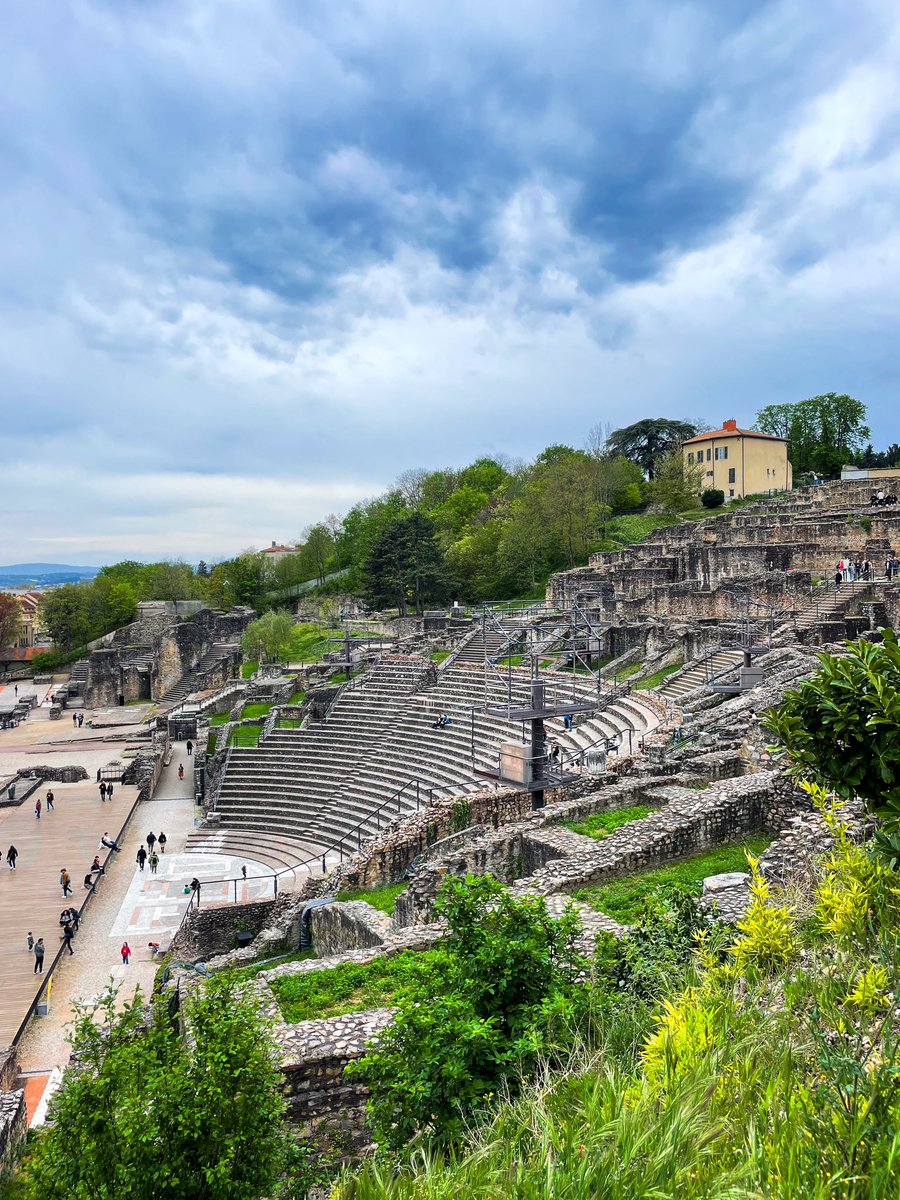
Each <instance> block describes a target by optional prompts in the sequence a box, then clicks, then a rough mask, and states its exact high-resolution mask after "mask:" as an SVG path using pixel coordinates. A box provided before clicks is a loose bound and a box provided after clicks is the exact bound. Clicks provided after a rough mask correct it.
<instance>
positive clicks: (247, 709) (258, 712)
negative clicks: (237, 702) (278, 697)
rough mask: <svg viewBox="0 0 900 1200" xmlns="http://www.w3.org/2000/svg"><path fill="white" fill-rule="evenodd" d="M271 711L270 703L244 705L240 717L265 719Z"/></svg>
mask: <svg viewBox="0 0 900 1200" xmlns="http://www.w3.org/2000/svg"><path fill="white" fill-rule="evenodd" d="M271 711H272V704H271V702H268V703H265V704H245V705H244V711H243V712H242V713H241V717H242V718H244V717H248V718H249V717H267V716H268V715H269V713H270V712H271Z"/></svg>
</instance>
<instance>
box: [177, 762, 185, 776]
mask: <svg viewBox="0 0 900 1200" xmlns="http://www.w3.org/2000/svg"><path fill="white" fill-rule="evenodd" d="M178 778H179V779H184V763H179V764H178Z"/></svg>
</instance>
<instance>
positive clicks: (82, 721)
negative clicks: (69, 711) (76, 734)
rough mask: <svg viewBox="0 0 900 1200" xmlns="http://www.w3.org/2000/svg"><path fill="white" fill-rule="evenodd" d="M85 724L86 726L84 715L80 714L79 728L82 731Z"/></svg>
mask: <svg viewBox="0 0 900 1200" xmlns="http://www.w3.org/2000/svg"><path fill="white" fill-rule="evenodd" d="M83 724H84V713H79V714H78V728H79V729H80V728H81V727H82V725H83Z"/></svg>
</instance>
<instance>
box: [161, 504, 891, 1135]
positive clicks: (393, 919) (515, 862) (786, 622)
mask: <svg viewBox="0 0 900 1200" xmlns="http://www.w3.org/2000/svg"><path fill="white" fill-rule="evenodd" d="M868 499H869V489H867V488H866V486H865V483H836V484H830V485H825V486H822V487H819V488H816V489H814V490H809V491H806V492H804V493H800V494H797V495H794V496H791V497H789V498H786V499H780V500H777V501H773V502H764V503H759V504H755V505H749V506H747V507H744V508H740V509H736V510H734V511H733V512H729V513H725V514H723V515H721V516H716V517H713V518H710V519H708V520H703V521H699V522H693V523H684V524H681V525H677V526H673V527H670V528H666V529H663V530H661V531H659V532H658V533H657V534H655V535H654V536H653V537H651V538H649V539H647V540H646V541H645V542H642V543H641V544H640V545H638V546H635V547H633V548H631V549H630V550H627V551H623V552H621V553H618V554H606V553H604V554H599V555H596V556H595V557H594V558H593V559H592V561H591V562H590V563H589V565H588V566H587V567H584V568H581V569H578V570H576V571H570V572H565V573H562V574H560V575H557V576H555V577H554V578H552V579H551V581H550V584H549V586H548V592H547V601H546V604H544V605H543V606H537V607H535V606H532V607H530V608H526V609H521V610H518V611H494V612H492V613H491V615H490V619H489V620H488V619H486V618H485V617H482V619H481V620H480V621H479V620H477V619H475V620H473V621H472V623H471V624H470V625H469V626H468V627H466V625H465V622H461V623H457V624H460V625H461V628H458V629H456V628H451V626H453V625H454V623H453V622H444V625H443V627H441V622H440V621H436V622H434V623H433V624H434V626H435V628H432V630H431V631H429V630H428V628H427V626H428V621H427V620H426V622H425V627H424V628H423V629H422V630H418V631H414V632H413V634H412V635H411V636H410V638H409V639H408V640H407V641H406V642H404V641H403V640H400V641H398V642H397V643H396V644H395V645H394V646H393V647H392V649H391V651H390V652H388V653H382V654H380V655H379V656H377V660H374V661H372V663H371V665H370V667H369V669H368V670H367V671H366V672H365V673H363V674H361V675H359V676H358V677H357V678H355V679H353V680H351V681H350V682H349V683H347V684H345V685H343V686H341V687H339V688H334V687H332V689H331V691H330V692H329V693H328V695H327V697H326V700H327V703H326V702H324V701H323V702H322V704H320V705H319V708H318V711H314V710H315V706H314V705H313V706H312V707H308V708H307V710H306V711H305V712H304V713H302V714H300V713H298V719H299V720H300V721H302V724H301V725H300V727H298V728H289V729H283V728H278V714H279V712H282V713H283V712H289V711H293V710H291V709H290V707H289V706H284V705H278V704H276V707H275V709H273V711H272V713H270V714H269V716H268V717H267V718H266V723H265V728H264V729H263V732H262V736H261V737H260V741H259V744H258V746H257V747H255V748H248V749H237V748H234V749H232V750H230V751H223V750H219V751H217V753H216V754H215V755H214V757H213V758H212V759H211V760H210V765H209V776H210V779H211V780H212V781H213V782H212V786H211V787H210V790H209V796H208V812H207V818H206V821H205V822H204V824H203V827H202V828H200V829H198V830H197V831H196V833H195V835H194V837H193V839H192V840H193V844H194V847H195V848H196V849H203V848H208V849H209V850H210V851H218V850H220V849H221V848H222V847H223V846H228V847H230V848H232V849H233V852H234V853H236V854H241V855H244V856H247V857H255V858H257V859H258V861H260V862H261V863H264V864H266V865H267V866H269V867H270V868H271V869H272V871H273V872H274V871H276V870H281V871H282V872H283V874H282V876H281V879H282V886H281V889H280V890H279V892H278V894H277V895H275V894H273V895H271V896H270V897H269V898H266V899H261V900H257V901H255V902H254V903H252V904H244V905H239V906H233V905H220V906H210V907H204V908H201V909H199V910H197V909H193V910H191V911H190V912H189V914H188V916H187V918H186V920H185V922H184V925H183V926H182V929H181V931H180V932H179V934H178V935H177V938H176V945H175V949H176V951H177V954H178V956H179V958H180V959H182V960H183V961H184V962H185V963H192V962H196V961H198V960H204V961H205V962H206V963H207V966H208V968H209V969H213V970H215V969H222V968H226V967H229V966H232V965H235V964H238V963H246V962H251V961H258V960H261V959H263V960H265V959H269V958H273V959H277V957H278V956H279V955H285V954H289V953H291V952H294V951H296V950H297V948H298V947H299V946H300V945H301V944H303V945H308V944H311V946H312V949H313V951H314V953H315V957H314V958H312V959H306V960H304V961H294V962H289V963H286V964H283V965H279V964H278V963H277V961H276V962H273V963H272V966H271V969H269V970H264V971H263V972H262V973H261V974H260V975H258V976H257V978H256V982H255V984H254V986H255V987H256V988H257V989H258V991H259V993H260V996H261V998H262V1000H263V1003H264V1004H265V1005H266V1006H267V1008H268V1010H269V1011H270V1012H271V1015H272V1019H273V1022H274V1024H275V1029H276V1033H277V1036H278V1040H279V1044H280V1045H281V1047H282V1069H283V1072H284V1076H285V1085H286V1090H287V1092H288V1094H289V1095H290V1097H291V1104H292V1110H293V1114H294V1117H295V1120H296V1122H297V1124H298V1125H299V1126H300V1127H301V1128H303V1129H304V1130H306V1131H310V1130H317V1131H319V1132H323V1131H325V1132H327V1131H329V1130H335V1129H336V1130H340V1131H341V1134H342V1136H350V1137H351V1138H352V1137H353V1136H356V1134H357V1133H358V1131H359V1129H360V1118H361V1105H362V1103H363V1100H364V1097H363V1095H362V1093H361V1092H360V1091H359V1090H358V1089H356V1088H355V1087H354V1086H352V1085H350V1084H349V1083H348V1082H347V1081H346V1080H345V1078H344V1076H343V1068H344V1066H345V1065H346V1063H347V1062H348V1061H350V1060H351V1059H353V1058H355V1057H357V1056H358V1055H360V1054H361V1053H362V1052H363V1050H364V1047H365V1045H366V1042H367V1041H368V1039H369V1038H370V1037H371V1036H372V1035H373V1033H375V1032H377V1030H378V1029H379V1028H381V1027H382V1026H383V1025H384V1024H385V1022H387V1021H389V1020H390V1016H391V1014H390V1011H389V1010H387V1009H380V1010H375V1011H371V1012H360V1013H351V1014H348V1015H345V1016H341V1017H335V1018H331V1019H328V1020H317V1021H307V1022H303V1023H301V1024H296V1025H290V1024H288V1023H286V1022H285V1020H284V1018H283V1016H282V1014H281V1011H280V1009H279V1007H278V1004H277V1002H276V999H275V994H274V992H273V991H272V987H271V985H272V983H273V982H275V981H276V980H277V979H279V978H281V977H283V976H284V975H285V974H294V973H307V972H310V971H322V970H328V969H330V968H332V967H334V966H336V965H338V964H340V963H342V962H348V961H350V962H368V961H371V960H374V959H375V958H378V957H381V956H385V955H392V954H396V953H398V952H400V951H401V950H404V949H408V948H425V947H427V946H429V945H430V944H432V943H433V942H434V940H435V939H436V938H439V937H440V936H441V932H442V930H441V926H440V923H439V922H438V921H436V920H435V917H434V899H435V896H436V894H437V892H438V890H439V888H440V886H441V884H442V882H443V881H444V880H445V879H446V878H448V877H450V876H459V875H463V874H465V873H467V872H473V873H476V874H479V873H487V872H490V873H491V874H493V875H495V876H496V877H497V878H499V879H501V880H503V881H504V882H506V883H507V884H508V885H510V887H512V888H513V890H514V891H515V892H516V893H517V894H520V895H540V896H542V897H545V898H546V899H547V903H548V905H549V906H550V908H551V910H552V911H561V910H562V908H563V907H564V906H565V905H566V904H568V903H574V904H575V905H576V907H577V909H578V911H579V913H580V914H581V918H582V926H583V931H584V938H585V945H586V946H587V945H589V944H590V943H591V942H592V941H593V938H594V936H595V935H596V933H597V932H598V931H600V930H606V931H607V932H610V933H613V934H614V935H616V936H621V935H624V934H627V928H626V927H625V926H624V925H622V924H621V923H620V922H618V921H616V920H613V919H612V918H610V917H609V915H608V914H606V913H604V912H603V911H602V906H600V905H598V904H596V903H592V902H591V899H590V896H589V895H587V896H586V895H585V894H584V893H585V892H587V893H590V890H591V889H596V888H598V887H600V886H602V885H603V884H604V883H606V882H608V881H609V880H611V879H616V878H618V877H622V876H626V875H629V874H631V873H634V872H640V871H643V870H646V869H648V868H651V867H656V866H660V865H662V864H666V863H668V862H671V861H674V860H684V859H689V858H690V857H691V856H693V855H698V854H699V853H701V852H703V851H706V850H709V849H710V848H714V847H724V846H729V845H733V844H735V843H736V842H741V841H742V840H743V839H744V838H746V837H748V836H750V835H765V837H766V838H767V839H768V842H769V844H768V848H767V849H766V850H765V853H764V854H763V858H762V865H763V869H764V871H765V872H766V873H767V875H768V876H769V877H770V878H771V879H772V880H773V881H774V882H775V883H777V884H783V883H785V882H788V881H789V880H791V878H793V877H796V876H798V875H802V874H803V873H805V872H807V871H808V870H809V869H810V867H811V864H812V862H813V861H814V858H815V855H816V854H818V853H820V852H821V851H822V849H823V848H824V846H825V845H827V834H826V832H825V830H824V829H823V828H822V826H821V824H820V822H819V820H818V818H817V816H816V815H815V813H813V812H811V811H810V807H809V803H808V800H807V798H806V796H805V794H803V793H802V792H799V791H797V790H796V789H795V788H794V786H793V785H792V784H791V782H790V780H789V779H788V778H787V776H786V775H785V773H784V771H783V769H782V767H781V765H780V764H779V762H778V761H777V759H773V757H772V754H771V752H770V750H769V749H768V748H767V741H768V738H767V735H766V733H765V731H764V730H763V728H762V726H761V723H760V722H761V718H762V716H763V714H764V713H765V711H766V710H767V709H768V708H769V707H771V706H772V705H773V704H775V703H777V702H778V701H779V699H780V698H781V696H782V695H783V693H784V691H785V689H786V688H789V687H791V686H793V685H795V684H796V683H797V682H798V681H800V680H802V679H803V678H804V677H806V676H808V675H809V674H810V673H811V672H813V671H814V670H815V668H816V665H817V660H816V652H817V650H818V649H819V648H821V647H822V646H829V647H832V648H839V644H840V643H841V642H842V641H843V639H845V638H846V637H854V636H861V635H864V634H866V632H867V631H868V632H871V634H872V636H877V632H876V631H877V629H878V627H879V626H883V625H896V623H897V620H898V618H900V584H898V582H897V581H896V579H895V578H889V577H888V576H887V574H886V572H885V563H886V561H888V560H889V559H890V558H891V557H892V556H893V552H894V549H895V548H896V547H898V546H900V515H894V514H893V513H892V512H890V511H888V512H886V511H885V510H883V509H878V510H869V508H868ZM848 557H850V558H853V559H857V558H858V559H859V560H861V561H868V562H870V563H872V564H873V570H872V572H871V575H870V577H869V578H867V579H865V580H861V581H859V582H853V583H851V582H850V581H849V580H847V581H842V583H841V585H840V586H839V587H835V584H834V580H833V577H834V571H835V564H836V563H837V562H838V561H839V560H841V559H846V558H848ZM573 613H575V614H577V619H573V616H572V614H573ZM582 620H583V622H584V624H583V626H582V625H580V624H579V622H581V621H582ZM435 650H441V651H442V652H443V653H444V654H447V657H446V658H444V660H443V661H442V662H441V663H440V665H439V666H436V664H435V662H434V661H433V656H434V651H435ZM592 652H593V653H594V654H595V655H596V657H595V659H594V662H595V663H596V658H599V659H600V661H601V663H602V664H603V665H602V668H601V671H600V678H599V680H598V678H597V677H596V676H595V675H594V674H590V673H581V672H580V671H578V670H576V669H575V666H576V664H577V663H578V662H583V661H585V660H586V658H587V655H588V654H590V653H592ZM534 662H540V663H541V664H542V665H543V666H544V668H545V669H543V670H542V671H541V677H542V679H543V680H544V681H545V684H546V688H547V689H548V694H549V695H551V696H552V697H553V703H554V704H556V706H557V708H561V707H563V706H564V704H566V703H568V704H570V705H571V706H572V707H573V708H577V709H579V710H580V711H579V714H578V715H577V716H576V717H575V719H574V722H573V723H572V727H571V728H569V727H568V725H569V723H568V722H564V721H563V719H562V716H561V715H557V716H553V717H551V718H550V719H549V720H548V721H547V732H548V737H549V740H550V742H551V743H555V744H556V745H558V747H559V749H560V762H561V763H562V764H563V773H564V781H563V782H562V783H561V784H560V785H559V786H552V781H551V782H550V784H549V785H548V788H547V791H546V801H547V803H546V805H545V806H544V807H543V808H541V809H539V810H538V811H535V809H534V808H533V805H532V796H531V794H530V793H529V792H528V791H525V790H520V789H516V788H513V787H507V786H499V785H498V784H497V781H496V780H495V781H491V782H488V772H489V771H490V770H491V769H492V767H494V766H496V763H497V757H498V752H499V748H500V746H501V745H502V744H504V743H510V742H513V741H517V740H518V741H521V740H522V739H523V734H524V726H523V725H522V723H521V722H518V721H515V720H511V719H505V718H504V717H503V716H502V715H499V714H501V713H502V711H503V709H504V707H505V708H506V709H507V711H508V712H512V711H514V710H515V709H516V708H522V707H527V705H528V703H529V697H530V695H531V686H532V676H531V673H530V670H529V667H528V666H527V665H526V664H533V663H534ZM515 664H520V665H515ZM642 685H643V686H642ZM289 690H290V685H287V686H285V688H284V689H283V691H284V694H285V696H286V695H287V692H288V691H289ZM229 703H230V700H229ZM442 713H443V714H446V715H447V716H448V717H449V724H448V725H445V726H443V727H436V726H435V721H436V717H437V715H439V714H442ZM226 729H227V727H226ZM221 740H222V739H221V737H220V741H221ZM598 748H602V750H603V753H602V754H598V753H597V750H598ZM607 751H609V752H607ZM636 805H642V806H644V807H645V808H646V809H648V810H649V812H648V814H647V815H646V816H644V817H643V818H642V819H637V820H634V821H631V822H630V823H628V824H626V825H624V826H622V827H621V828H618V829H616V830H615V831H614V832H612V833H610V834H609V836H607V837H604V838H603V839H602V840H597V839H595V838H592V837H588V836H585V835H584V834H582V833H577V832H574V831H573V830H572V829H571V828H570V827H569V826H570V825H571V824H572V823H574V822H578V821H580V820H583V819H584V818H586V817H589V816H592V815H594V814H598V813H603V812H608V811H615V810H621V809H630V808H632V807H634V806H636ZM387 884H395V885H398V884H403V885H404V887H403V890H402V891H401V892H400V894H399V895H398V896H397V899H396V902H395V906H394V911H393V914H392V915H387V914H385V913H383V912H379V911H377V910H376V909H375V908H373V907H372V906H370V905H369V904H367V903H365V901H364V900H358V899H357V900H352V901H344V902H342V901H339V900H337V899H336V897H337V895H338V894H339V893H341V892H346V891H352V890H365V889H371V888H376V887H381V886H384V885H387ZM576 894H577V895H576ZM705 896H706V900H707V902H708V903H709V904H710V905H711V906H713V905H714V906H715V909H716V911H718V913H719V914H720V915H722V916H724V917H726V918H732V919H733V917H734V916H735V915H736V914H737V913H739V912H740V911H741V910H742V906H743V903H744V901H745V898H746V880H745V877H742V876H741V875H738V876H737V877H734V876H728V877H727V878H717V879H709V880H707V881H706V884H705ZM238 919H239V920H240V927H241V928H242V929H244V930H249V931H250V933H251V934H252V941H251V943H250V945H249V946H246V947H244V948H241V949H235V948H234V947H235V929H236V921H237V920H238ZM245 940H246V939H245ZM189 974H190V972H189V971H188V972H187V976H182V974H181V973H179V972H176V979H181V978H186V977H189Z"/></svg>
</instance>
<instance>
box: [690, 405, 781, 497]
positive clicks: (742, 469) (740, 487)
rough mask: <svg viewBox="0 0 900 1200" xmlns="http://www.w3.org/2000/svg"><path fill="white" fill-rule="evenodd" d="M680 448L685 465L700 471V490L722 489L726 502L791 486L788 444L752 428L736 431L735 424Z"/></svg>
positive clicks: (702, 435) (728, 424) (713, 430)
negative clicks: (699, 467) (700, 468)
mask: <svg viewBox="0 0 900 1200" xmlns="http://www.w3.org/2000/svg"><path fill="white" fill-rule="evenodd" d="M681 446H682V452H683V454H684V461H685V465H686V466H688V467H696V466H697V465H700V466H701V467H702V468H703V476H702V478H701V480H700V490H701V491H705V490H706V488H721V489H722V491H723V492H724V493H725V499H726V500H740V499H742V497H744V496H755V495H759V494H760V493H769V492H787V491H790V489H791V487H792V486H793V482H794V479H793V473H792V471H791V464H790V462H789V460H788V444H787V441H786V440H785V439H784V438H779V437H773V436H772V435H771V434H769V433H756V431H755V430H753V429H738V426H737V421H726V422H725V424H724V425H723V426H722V428H721V429H711V430H710V431H709V433H698V434H697V436H696V437H692V438H688V440H687V441H686V442H682V443H681Z"/></svg>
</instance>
